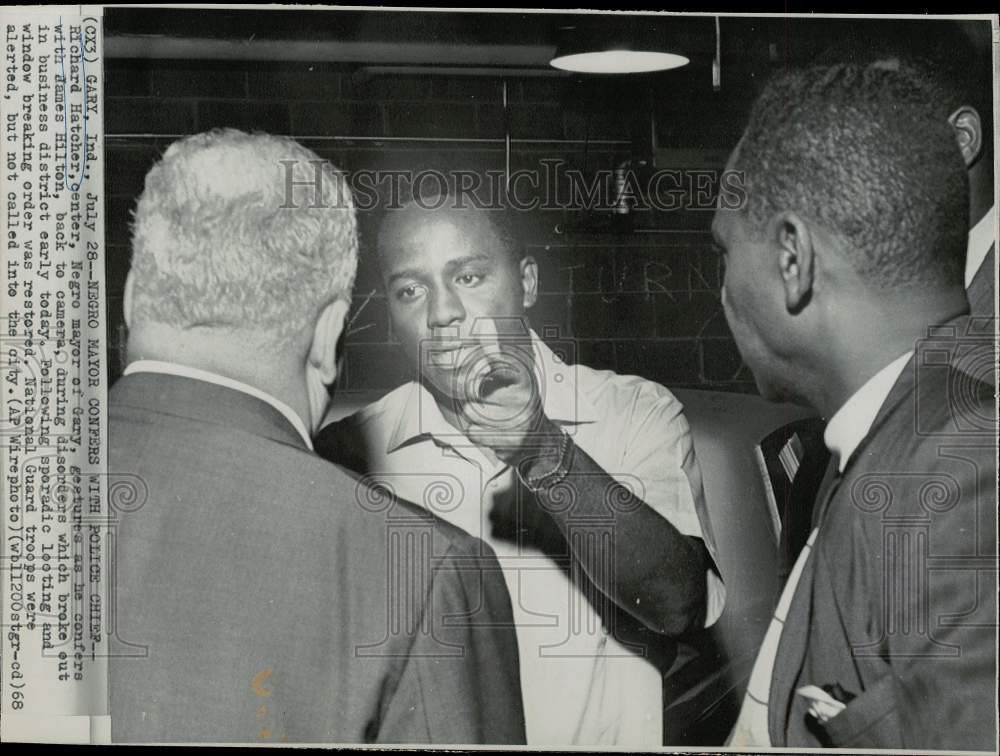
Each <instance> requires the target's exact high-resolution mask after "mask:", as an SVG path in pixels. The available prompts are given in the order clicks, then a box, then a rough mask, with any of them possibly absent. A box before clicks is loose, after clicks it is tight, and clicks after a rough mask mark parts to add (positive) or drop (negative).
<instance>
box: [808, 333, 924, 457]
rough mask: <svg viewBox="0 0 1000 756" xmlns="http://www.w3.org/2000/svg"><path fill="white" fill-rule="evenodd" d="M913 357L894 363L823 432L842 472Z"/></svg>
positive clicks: (860, 391)
mask: <svg viewBox="0 0 1000 756" xmlns="http://www.w3.org/2000/svg"><path fill="white" fill-rule="evenodd" d="M912 354H913V350H912V349H911V350H910V351H909V352H907V353H906V354H901V355H900V356H899V357H897V358H896V359H895V360H893V361H892V362H890V363H889V364H888V365H886V366H885V367H884V368H882V369H881V370H879V371H878V372H877V373H875V375H873V376H872V377H871V378H869V379H868V381H867V382H866V383H865V384H864V385H863V386H862V387H861V388H859V389H858V390H857V391H855V392H854V394H852V395H851V398H850V399H848V400H847V401H846V402H844V404H843V406H841V408H840V409H839V410H837V412H836V414H835V415H834V416H833V417H831V418H830V422H829V423H827V424H826V430H825V431H824V432H823V443H825V444H826V448H827V449H829V450H830V451H831V452H833V453H834V454H836V455H837V456H838V458H839V462H840V472H843V471H844V467H845V466H846V465H847V460H849V459H850V458H851V455H852V454H854V450H855V449H857V448H858V444H860V443H861V441H862V439H864V437H865V436H866V435H868V431H869V430H871V427H872V423H874V422H875V418H876V417H877V416H878V411H879V410H880V409H881V408H882V405H883V404H884V403H885V400H886V398H887V397H888V396H889V392H890V391H891V390H892V387H893V385H894V384H895V383H896V381H897V380H898V379H899V376H900V374H901V373H902V372H903V368H904V367H906V363H907V361H908V360H909V359H910V356H911V355H912Z"/></svg>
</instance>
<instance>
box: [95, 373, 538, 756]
mask: <svg viewBox="0 0 1000 756" xmlns="http://www.w3.org/2000/svg"><path fill="white" fill-rule="evenodd" d="M110 405H111V412H110V449H111V455H110V457H111V470H112V474H113V475H114V476H118V478H119V479H121V480H132V481H133V482H135V483H136V485H137V486H138V487H139V489H140V490H141V489H142V488H143V486H144V488H145V492H146V494H145V500H144V501H143V500H140V501H138V502H136V504H135V505H131V506H130V507H128V511H123V512H120V515H119V523H118V528H117V551H116V554H115V556H116V559H115V577H116V584H115V589H116V591H115V599H116V602H117V606H116V632H115V636H116V640H115V642H114V644H113V645H114V647H115V649H116V650H115V654H116V655H115V656H114V657H113V658H112V659H111V660H110V682H109V684H110V697H111V727H112V738H113V740H114V741H116V742H122V741H207V742H219V741H240V742H282V741H286V740H287V741H293V742H294V741H305V742H326V743H330V742H334V743H362V742H403V743H523V742H524V721H523V711H522V707H521V695H520V685H519V676H518V660H517V641H516V638H515V636H514V631H513V629H512V627H513V622H512V618H511V610H510V599H509V597H508V594H507V590H506V586H505V584H504V582H503V578H502V575H501V573H500V568H499V565H498V564H497V562H496V558H495V557H494V555H493V552H492V551H491V550H490V549H489V548H488V547H487V546H486V545H485V544H483V543H482V542H480V541H478V540H476V539H474V538H472V537H470V536H468V535H466V534H465V533H464V532H462V531H460V530H458V529H456V528H453V527H451V526H449V525H447V524H445V523H443V522H442V521H440V520H437V519H435V518H433V517H431V516H429V515H428V513H427V512H426V511H425V510H423V509H420V508H418V507H415V506H412V505H409V504H405V503H402V502H400V501H398V500H395V499H394V498H393V497H392V496H391V494H389V493H388V492H386V491H384V490H373V489H369V488H366V487H359V486H358V484H357V483H356V481H355V479H353V478H352V477H350V476H349V475H348V474H346V473H345V472H343V471H342V470H341V469H340V468H338V467H336V466H334V465H332V464H330V463H328V462H325V461H323V460H321V459H320V458H319V457H317V456H316V455H315V454H313V453H312V452H310V451H309V450H308V449H307V447H306V446H305V444H304V443H303V441H302V439H301V437H300V436H299V435H298V433H297V432H296V431H295V429H294V428H293V427H292V425H291V424H290V423H289V422H288V421H287V420H286V419H285V417H284V416H283V415H282V414H281V413H280V412H278V411H277V410H276V409H274V408H273V407H271V406H270V405H268V404H267V403H265V402H262V401H260V400H258V399H256V398H254V397H251V396H249V395H247V394H244V393H242V392H239V391H234V390H232V389H229V388H224V387H221V386H216V385H213V384H211V383H206V382H203V381H197V380H192V379H188V378H180V377H173V376H167V375H159V374H142V373H138V374H135V375H131V376H126V377H124V378H122V379H121V380H120V381H119V382H118V383H117V384H116V385H115V386H114V387H113V388H112V390H111V394H110ZM136 505H139V506H138V508H137V509H136ZM133 510H134V511H133Z"/></svg>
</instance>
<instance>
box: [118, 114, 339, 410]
mask: <svg viewBox="0 0 1000 756" xmlns="http://www.w3.org/2000/svg"><path fill="white" fill-rule="evenodd" d="M132 246H133V254H132V269H131V271H130V273H129V280H128V283H127V284H126V291H125V318H126V322H127V323H128V326H129V359H130V360H134V359H137V358H154V359H160V360H169V361H174V362H180V363H183V364H186V365H189V366H192V367H198V368H203V369H207V370H212V371H213V372H216V373H222V374H223V375H228V376H230V377H233V378H238V379H241V380H245V382H248V383H253V384H254V385H258V386H263V385H268V386H271V387H272V388H273V387H274V386H277V387H278V388H276V389H274V391H279V390H281V387H284V388H285V389H286V390H287V389H288V387H291V389H292V391H291V393H297V392H298V391H299V389H300V388H301V384H302V381H301V379H302V377H303V376H304V377H305V379H306V382H307V384H308V393H309V397H310V404H312V405H318V404H320V403H322V401H323V396H322V395H323V394H324V393H325V388H324V385H323V384H329V383H332V381H333V379H334V377H335V375H336V346H337V341H338V339H339V337H340V335H341V332H342V329H343V324H344V317H345V315H346V312H347V309H348V306H349V302H350V297H351V290H352V287H353V283H354V276H355V272H356V270H357V257H358V240H357V229H356V221H355V214H354V206H353V202H352V199H351V194H350V191H349V189H348V187H347V184H346V181H345V179H344V177H343V176H342V175H341V173H340V172H339V171H338V170H337V169H336V168H335V167H334V166H333V165H331V164H330V163H328V162H326V161H324V160H321V159H320V158H319V157H318V156H317V155H316V154H315V153H314V152H312V151H311V150H308V149H306V148H305V147H303V146H301V145H300V144H298V143H297V142H295V141H293V140H292V139H288V138H285V137H277V136H270V135H267V134H245V133H243V132H240V131H235V130H232V129H223V130H215V131H211V132H207V133H203V134H197V135H195V136H191V137H188V138H186V139H183V140H180V141H178V142H175V143H174V144H172V145H171V146H170V148H169V149H167V151H166V153H165V154H164V155H163V158H162V160H160V162H158V163H157V164H156V165H155V166H154V167H153V168H152V170H150V172H149V174H148V175H147V176H146V185H145V189H144V190H143V192H142V195H141V197H140V198H139V201H138V205H137V207H136V211H135V219H134V224H133V239H132ZM274 391H272V393H274ZM286 393H288V392H287V391H286ZM310 409H311V411H312V412H313V414H315V413H316V412H317V411H320V410H321V409H322V408H320V407H318V406H312V407H311V408H310Z"/></svg>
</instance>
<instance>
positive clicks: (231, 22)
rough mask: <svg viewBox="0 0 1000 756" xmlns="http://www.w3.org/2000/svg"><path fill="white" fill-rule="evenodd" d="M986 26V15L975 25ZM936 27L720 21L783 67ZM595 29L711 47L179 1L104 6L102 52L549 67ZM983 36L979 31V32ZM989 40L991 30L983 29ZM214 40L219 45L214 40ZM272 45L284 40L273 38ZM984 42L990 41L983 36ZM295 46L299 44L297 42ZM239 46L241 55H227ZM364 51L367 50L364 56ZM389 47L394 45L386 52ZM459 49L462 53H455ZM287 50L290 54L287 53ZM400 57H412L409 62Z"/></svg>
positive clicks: (673, 27)
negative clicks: (565, 45)
mask: <svg viewBox="0 0 1000 756" xmlns="http://www.w3.org/2000/svg"><path fill="white" fill-rule="evenodd" d="M976 23H977V24H978V25H979V26H984V27H986V28H987V29H988V23H987V22H976ZM936 24H947V25H952V24H953V22H950V21H927V20H900V19H875V18H843V17H841V18H819V17H773V16H772V17H764V16H758V17H739V16H723V17H721V19H720V21H719V27H720V32H721V48H722V56H723V59H724V61H725V60H726V59H729V60H730V61H734V60H736V61H741V62H742V63H743V64H744V65H747V66H753V65H759V64H762V63H769V64H772V65H773V64H789V63H800V62H803V61H806V60H808V59H810V58H812V57H814V56H815V55H817V54H819V53H820V52H822V51H823V50H824V49H826V48H827V47H829V46H830V45H832V44H835V43H836V42H837V41H838V40H843V39H846V38H850V37H852V36H855V35H857V34H862V33H863V34H866V35H869V36H873V37H878V36H879V35H880V34H882V33H883V31H886V30H891V31H892V33H893V34H896V35H903V36H904V37H908V38H912V40H913V44H914V46H919V45H920V43H921V40H926V39H930V38H933V37H934V36H935V31H934V27H935V25H936ZM565 27H577V28H578V30H583V31H586V30H588V29H589V30H591V31H593V30H598V31H599V32H600V33H601V34H602V35H607V36H609V37H613V36H620V37H634V36H635V35H636V34H639V33H642V34H650V35H652V36H654V37H656V38H657V39H662V40H664V42H665V44H666V45H667V47H668V49H671V50H676V51H679V52H682V53H684V54H687V55H688V56H689V57H690V58H691V59H692V64H694V65H696V66H698V65H710V62H711V58H712V56H713V53H714V49H715V42H716V37H715V17H714V16H683V17H682V16H677V15H673V16H666V15H662V14H657V15H653V14H644V15H629V14H623V13H612V14H607V13H601V14H568V13H523V12H520V13H518V12H507V11H491V12H481V13H473V12H450V11H449V12H431V11H422V10H421V11H398V10H397V11H383V10H360V9H359V10H313V9H309V8H306V7H304V8H301V9H297V10H232V9H228V8H223V9H218V10H216V9H212V8H203V9H176V8H114V7H109V8H106V9H105V39H106V45H107V47H108V49H107V50H106V54H108V55H109V57H163V56H165V55H169V54H170V51H171V50H184V49H191V48H178V47H171V46H170V45H169V44H165V43H170V42H171V41H176V40H202V41H205V42H214V43H215V44H216V47H215V48H211V47H203V48H202V49H204V50H211V49H215V50H220V49H229V50H230V52H227V53H218V54H219V55H221V56H223V57H225V56H231V55H237V54H242V55H244V56H247V57H257V58H258V59H268V58H269V57H273V58H274V59H280V56H281V51H282V49H285V50H286V51H292V50H298V51H299V52H298V53H297V54H304V55H308V50H309V49H316V50H317V51H319V50H320V48H319V47H314V48H310V47H308V46H306V45H308V43H324V44H325V43H340V45H341V48H342V49H341V51H340V52H339V55H340V56H341V57H340V58H339V59H338V60H337V61H336V62H345V63H346V62H353V63H356V64H378V63H384V62H387V60H386V58H391V60H390V61H389V62H393V63H396V64H401V63H406V62H412V63H421V64H428V60H427V59H426V58H427V56H428V55H433V53H431V52H429V50H436V51H437V53H438V54H437V56H435V57H434V60H433V62H439V63H440V64H442V65H455V64H459V65H471V64H472V63H473V62H475V60H476V59H477V56H478V57H481V58H482V59H484V60H485V61H486V62H487V63H488V64H490V65H497V66H505V65H509V66H529V67H530V66H538V67H542V68H544V67H547V62H548V61H547V56H548V55H549V54H550V53H551V52H552V50H554V49H555V46H556V44H557V42H558V41H559V40H560V34H561V31H560V30H561V29H563V28H565ZM980 36H982V35H980ZM986 39H987V40H988V35H987V36H986ZM220 43H221V46H220ZM274 43H283V44H279V45H275V44H274ZM987 44H988V42H987ZM296 45H298V47H296ZM234 48H238V50H239V52H232V50H233V49H234ZM366 51H367V57H366ZM393 51H394V52H393ZM461 51H464V53H463V52H461ZM289 54H291V53H289ZM407 55H412V56H413V60H412V61H408V60H407V59H406V56H407Z"/></svg>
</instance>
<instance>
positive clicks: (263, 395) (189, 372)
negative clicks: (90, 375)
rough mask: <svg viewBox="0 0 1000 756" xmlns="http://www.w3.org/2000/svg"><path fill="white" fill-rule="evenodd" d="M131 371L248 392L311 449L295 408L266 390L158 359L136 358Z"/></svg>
mask: <svg viewBox="0 0 1000 756" xmlns="http://www.w3.org/2000/svg"><path fill="white" fill-rule="evenodd" d="M133 373H165V374H166V375H177V376H180V377H181V378H193V379H194V380H196V381H205V382H206V383H214V384H215V385H216V386H224V387H226V388H230V389H233V390H234V391H242V392H243V393H244V394H249V395H250V396H252V397H255V398H257V399H260V400H261V401H262V402H267V403H268V404H270V405H271V406H272V407H274V408H275V409H276V410H278V412H280V413H281V414H282V415H284V416H285V417H286V418H287V420H288V422H290V423H291V424H292V426H293V427H294V428H295V430H297V431H298V432H299V435H300V436H302V440H303V441H305V443H306V446H307V447H308V448H309V450H310V451H312V448H313V444H312V439H311V438H310V437H309V431H308V430H307V429H306V424H305V423H304V422H302V418H301V417H299V416H298V414H297V413H296V412H295V410H293V409H292V408H291V407H289V406H288V405H287V404H285V403H284V402H283V401H281V400H280V399H275V398H274V397H273V396H271V395H270V394H268V393H267V392H265V391H261V390H260V389H258V388H254V387H253V386H251V385H249V384H247V383H243V382H242V381H236V380H233V379H232V378H226V377H225V376H224V375H218V374H217V373H210V372H209V371H207V370H199V369H198V368H193V367H188V366H187V365H180V364H178V363H176V362H162V361H160V360H136V361H135V362H132V363H130V364H129V366H128V367H127V368H125V372H124V375H132V374H133Z"/></svg>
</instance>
